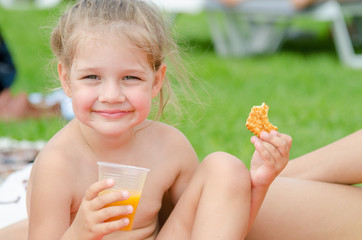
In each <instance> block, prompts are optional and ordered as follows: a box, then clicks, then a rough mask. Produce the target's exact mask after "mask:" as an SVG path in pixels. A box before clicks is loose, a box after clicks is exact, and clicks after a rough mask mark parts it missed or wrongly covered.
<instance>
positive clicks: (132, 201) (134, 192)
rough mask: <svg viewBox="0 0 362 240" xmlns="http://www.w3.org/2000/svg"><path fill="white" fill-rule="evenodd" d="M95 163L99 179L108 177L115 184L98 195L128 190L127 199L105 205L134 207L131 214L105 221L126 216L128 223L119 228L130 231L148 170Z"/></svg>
mask: <svg viewBox="0 0 362 240" xmlns="http://www.w3.org/2000/svg"><path fill="white" fill-rule="evenodd" d="M97 164H98V169H99V180H100V181H101V180H104V179H108V178H112V179H114V181H115V184H114V186H113V187H112V188H110V189H107V190H105V191H103V192H101V193H100V195H101V194H106V193H109V192H113V191H123V190H126V191H128V192H129V194H130V197H129V199H127V200H124V201H118V202H114V203H111V204H108V205H106V207H109V206H119V205H132V207H133V209H134V210H133V213H131V214H128V215H122V216H117V217H113V218H110V219H108V220H107V221H106V222H109V221H115V220H119V219H121V218H128V219H129V224H128V225H127V226H126V227H123V228H121V229H120V230H121V231H131V230H132V227H133V221H134V217H135V214H136V210H137V207H138V203H139V200H140V198H141V194H142V190H143V185H144V183H145V180H146V177H147V174H148V173H149V171H150V170H149V169H147V168H140V167H134V166H128V165H122V164H117V163H108V162H97Z"/></svg>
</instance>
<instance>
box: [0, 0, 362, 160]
mask: <svg viewBox="0 0 362 240" xmlns="http://www.w3.org/2000/svg"><path fill="white" fill-rule="evenodd" d="M24 1H25V0H24ZM0 2H1V1H0ZM72 2H73V1H71V0H68V1H60V2H59V3H56V4H54V6H53V5H52V4H50V3H49V2H48V3H49V5H48V6H46V5H44V6H43V5H37V3H36V1H31V2H29V1H25V2H23V3H22V4H21V5H18V6H16V7H14V6H12V5H11V3H10V5H6V4H7V3H4V0H3V2H2V3H3V4H2V5H0V31H1V34H2V37H3V38H4V40H5V42H6V44H7V47H8V50H9V52H10V53H11V56H12V59H13V62H14V64H15V67H16V77H15V81H14V83H13V84H12V86H11V88H10V89H11V94H13V95H18V94H21V93H22V92H25V93H27V94H30V93H42V94H47V93H49V92H50V91H51V90H52V89H54V88H56V87H59V83H58V80H57V73H56V68H55V66H56V63H55V62H54V59H53V56H52V53H51V50H50V44H49V39H50V32H51V29H52V26H54V24H55V21H56V20H57V19H58V17H59V14H60V12H62V10H63V9H64V7H65V6H66V5H67V4H69V3H72ZM184 2H185V3H186V2H188V1H184ZM195 2H197V1H195ZM269 2H272V1H269ZM233 9H234V10H235V9H236V8H233ZM166 10H167V9H165V12H167V11H166ZM176 10H177V9H176ZM229 10H230V8H229V7H228V9H224V8H222V7H220V10H218V11H217V13H216V14H217V15H216V16H217V18H218V19H219V18H221V19H222V18H223V17H225V12H224V11H229ZM210 11H211V10H210ZM212 11H215V9H214V10H212ZM306 11H309V10H306ZM213 13H214V12H213ZM226 13H228V12H226ZM167 14H168V15H167V16H168V17H169V19H170V24H171V28H172V31H173V34H174V36H175V39H176V41H177V42H178V44H179V46H180V49H181V50H182V51H183V52H184V55H185V56H184V61H185V63H186V65H187V68H188V69H189V70H190V71H191V72H192V74H193V76H194V79H193V81H194V82H195V91H196V92H197V93H198V95H199V97H200V99H201V101H202V104H196V103H193V102H188V103H187V101H185V104H186V105H185V106H186V110H187V112H186V113H185V114H184V116H183V117H181V119H179V120H178V121H177V122H172V123H173V124H175V125H176V126H177V127H178V128H179V129H180V130H181V131H182V132H184V134H185V135H186V136H187V137H188V138H189V140H190V141H191V143H192V145H193V146H194V148H195V150H196V152H197V154H198V156H199V158H200V160H201V159H203V158H204V157H205V156H206V155H207V154H208V153H210V152H214V151H227V152H230V153H232V154H234V155H236V156H238V157H239V158H241V159H242V160H243V161H244V162H245V163H246V165H249V161H250V158H251V156H252V153H253V145H252V144H251V143H250V137H251V136H252V134H251V133H250V132H249V131H248V130H247V129H246V127H245V121H246V119H247V117H248V114H249V112H250V109H251V107H253V106H254V105H261V104H262V103H263V102H265V103H266V104H267V105H269V106H270V109H269V119H270V121H271V122H272V123H273V124H274V125H276V126H278V127H279V131H280V132H283V133H287V134H289V135H291V136H292V137H293V139H294V141H293V147H292V150H291V158H294V157H297V156H300V155H302V154H305V153H307V152H309V151H312V150H314V149H316V148H319V147H321V146H323V145H326V144H328V143H331V142H332V141H335V140H337V139H339V138H342V137H344V136H346V135H348V134H350V133H352V132H354V131H357V130H358V129H360V128H361V122H362V114H361V109H362V107H361V103H362V94H361V91H362V68H361V69H359V68H355V67H350V66H347V65H346V64H344V63H343V62H341V60H340V57H339V56H338V53H337V51H336V47H335V45H334V38H333V29H332V24H331V21H316V20H315V18H312V17H309V16H308V15H305V16H303V17H295V18H294V17H292V18H288V21H287V24H288V29H291V31H289V32H288V35H283V38H282V41H281V42H279V44H278V46H277V48H276V49H275V51H270V52H267V51H265V52H263V51H260V52H257V53H255V54H254V53H251V54H245V55H244V54H230V52H229V53H228V54H227V53H222V52H220V51H218V49H217V46H216V45H215V41H216V40H215V38H214V36H213V35H212V31H213V30H212V28H213V23H212V22H210V21H212V20H211V18H210V12H209V10H207V9H206V8H201V9H197V10H196V11H195V9H193V10H192V11H188V10H185V11H182V9H180V8H178V11H173V12H172V14H170V12H169V13H167ZM240 14H242V13H240ZM241 16H242V15H241ZM240 19H242V18H240ZM240 19H239V20H238V21H242V20H240ZM352 20H353V18H349V19H346V21H347V24H351V25H350V26H351V28H350V30H351V31H353V21H352ZM221 21H224V20H221ZM210 23H211V24H210ZM263 24H264V23H263ZM282 24H284V25H285V24H286V22H285V20H283V22H282ZM249 27H250V26H249ZM251 28H253V26H251ZM278 29H279V28H278ZM275 31H276V30H275ZM259 40H264V41H265V40H266V41H267V42H268V38H267V36H264V37H262V36H260V39H259ZM253 41H254V40H253ZM255 41H256V40H255ZM353 41H354V42H353V44H354V45H353V47H354V51H355V52H356V53H357V54H358V53H359V52H361V50H362V46H361V42H359V41H358V39H357V38H356V39H354V40H353ZM231 53H232V52H231ZM361 67H362V66H361ZM196 83H197V84H196ZM0 118H1V116H0ZM66 123H67V120H65V119H64V118H63V117H62V116H56V115H55V116H47V117H40V118H22V119H17V120H11V121H9V120H0V138H1V137H4V138H11V139H15V140H18V141H22V140H27V141H39V140H41V141H47V140H49V139H50V138H51V137H52V136H53V135H54V134H55V133H56V132H57V131H59V130H60V129H61V128H62V127H63V126H64V125H65V124H66ZM0 148H1V147H0Z"/></svg>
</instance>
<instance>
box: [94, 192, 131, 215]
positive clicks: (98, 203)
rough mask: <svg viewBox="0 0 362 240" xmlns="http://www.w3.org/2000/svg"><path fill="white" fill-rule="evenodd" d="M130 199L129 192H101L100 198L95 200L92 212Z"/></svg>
mask: <svg viewBox="0 0 362 240" xmlns="http://www.w3.org/2000/svg"><path fill="white" fill-rule="evenodd" d="M128 198H129V193H128V192H127V191H115V190H106V191H105V192H103V193H102V192H101V193H100V194H99V196H98V197H96V198H94V200H93V201H92V206H91V208H92V210H94V211H97V210H99V209H101V208H104V207H105V206H106V205H108V204H111V203H114V202H118V201H123V200H126V199H128Z"/></svg>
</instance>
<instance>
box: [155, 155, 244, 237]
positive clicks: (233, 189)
mask: <svg viewBox="0 0 362 240" xmlns="http://www.w3.org/2000/svg"><path fill="white" fill-rule="evenodd" d="M250 185H251V183H250V174H249V171H248V169H247V168H246V167H245V166H244V165H243V163H242V162H241V161H240V160H239V159H237V158H235V157H233V156H231V155H229V154H226V153H214V154H211V155H209V156H207V157H206V158H205V159H204V160H203V161H202V163H201V164H200V166H199V168H198V170H197V171H196V173H195V175H194V176H193V178H192V180H191V181H190V184H189V186H188V187H187V188H186V190H185V191H184V193H183V194H182V196H181V197H180V199H179V201H178V203H177V204H176V206H175V208H174V209H173V211H172V213H171V215H170V216H169V218H168V219H167V221H166V223H165V225H164V226H163V227H162V228H161V231H160V233H159V235H158V236H157V240H164V239H166V240H168V239H175V240H190V239H196V240H203V239H207V240H212V239H223V240H224V239H228V240H240V239H242V238H243V236H245V234H246V229H247V225H248V222H249V214H250V191H251V186H250Z"/></svg>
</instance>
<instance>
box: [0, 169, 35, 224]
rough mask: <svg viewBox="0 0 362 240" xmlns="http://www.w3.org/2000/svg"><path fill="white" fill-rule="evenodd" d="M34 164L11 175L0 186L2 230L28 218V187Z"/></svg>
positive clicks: (0, 220) (0, 222) (0, 221)
mask: <svg viewBox="0 0 362 240" xmlns="http://www.w3.org/2000/svg"><path fill="white" fill-rule="evenodd" d="M31 167H32V164H29V165H26V166H25V167H24V168H23V169H21V170H18V171H16V172H13V173H12V174H10V175H9V176H8V177H7V178H6V179H5V181H4V182H3V183H1V185H0V229H1V228H4V227H6V226H8V225H11V224H13V223H16V222H18V221H20V220H23V219H25V218H27V217H28V215H27V212H26V187H27V183H28V180H29V176H30V172H31Z"/></svg>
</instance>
